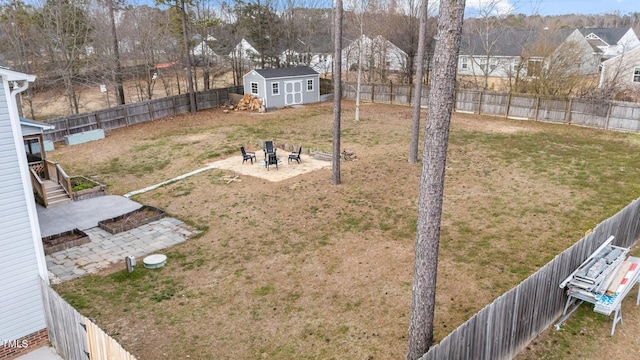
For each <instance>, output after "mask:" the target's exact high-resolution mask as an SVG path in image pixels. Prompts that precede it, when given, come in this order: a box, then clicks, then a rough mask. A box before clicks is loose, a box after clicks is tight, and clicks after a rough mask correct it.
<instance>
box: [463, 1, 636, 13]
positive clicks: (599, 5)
mask: <svg viewBox="0 0 640 360" xmlns="http://www.w3.org/2000/svg"><path fill="white" fill-rule="evenodd" d="M481 4H482V5H485V6H486V5H487V4H495V7H496V8H497V9H500V11H507V12H509V10H511V12H514V13H519V14H525V15H534V14H537V15H564V14H594V15H595V14H605V13H613V12H614V11H618V12H620V14H622V15H624V14H627V13H630V12H640V0H467V12H470V11H473V8H474V7H477V6H479V5H481Z"/></svg>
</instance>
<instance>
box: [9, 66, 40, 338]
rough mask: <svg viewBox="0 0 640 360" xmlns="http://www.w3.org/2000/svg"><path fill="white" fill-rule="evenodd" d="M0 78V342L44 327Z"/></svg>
mask: <svg viewBox="0 0 640 360" xmlns="http://www.w3.org/2000/svg"><path fill="white" fill-rule="evenodd" d="M3 83H4V81H3V80H2V77H1V76H0V184H1V186H0V229H2V236H0V274H1V277H0V319H1V320H0V339H3V340H12V339H17V338H20V337H22V336H25V335H28V334H31V333H33V332H36V331H39V330H41V329H43V328H45V327H46V324H45V318H44V310H43V307H42V298H41V295H40V288H39V285H38V276H39V271H38V262H37V255H36V251H37V250H36V247H35V246H34V243H33V229H32V226H31V222H30V217H29V210H28V207H27V206H28V203H27V201H28V198H27V196H26V194H25V193H24V187H23V184H22V176H21V175H20V165H19V162H18V156H25V155H24V153H22V152H18V150H17V149H16V146H15V143H14V140H13V139H14V138H13V131H12V124H11V120H10V117H9V110H8V102H7V96H6V94H5V93H4V86H3V85H2V84H3Z"/></svg>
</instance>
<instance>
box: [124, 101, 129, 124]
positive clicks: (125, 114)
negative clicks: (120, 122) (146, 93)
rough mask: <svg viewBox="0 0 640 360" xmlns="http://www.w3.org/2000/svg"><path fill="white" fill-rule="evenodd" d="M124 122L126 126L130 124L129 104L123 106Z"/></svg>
mask: <svg viewBox="0 0 640 360" xmlns="http://www.w3.org/2000/svg"><path fill="white" fill-rule="evenodd" d="M124 122H125V124H127V126H130V125H131V123H130V122H129V106H128V105H125V106H124Z"/></svg>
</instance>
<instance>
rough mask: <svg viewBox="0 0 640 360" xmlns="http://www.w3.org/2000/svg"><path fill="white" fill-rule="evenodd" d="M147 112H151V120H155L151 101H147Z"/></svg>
mask: <svg viewBox="0 0 640 360" xmlns="http://www.w3.org/2000/svg"><path fill="white" fill-rule="evenodd" d="M147 111H148V112H149V119H151V120H155V118H154V117H153V108H152V107H151V100H147Z"/></svg>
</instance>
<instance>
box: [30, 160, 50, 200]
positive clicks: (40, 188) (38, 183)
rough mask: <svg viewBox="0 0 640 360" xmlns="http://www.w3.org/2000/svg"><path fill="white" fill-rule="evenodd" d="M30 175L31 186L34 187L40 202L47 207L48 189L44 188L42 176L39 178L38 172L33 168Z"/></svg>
mask: <svg viewBox="0 0 640 360" xmlns="http://www.w3.org/2000/svg"><path fill="white" fill-rule="evenodd" d="M29 173H30V174H31V186H32V187H33V190H34V191H35V192H36V194H38V196H39V197H40V200H41V201H42V202H43V204H42V206H44V207H47V205H48V201H47V189H46V188H45V187H44V183H43V182H42V179H40V176H38V174H36V171H35V170H33V168H31V167H30V168H29Z"/></svg>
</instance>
